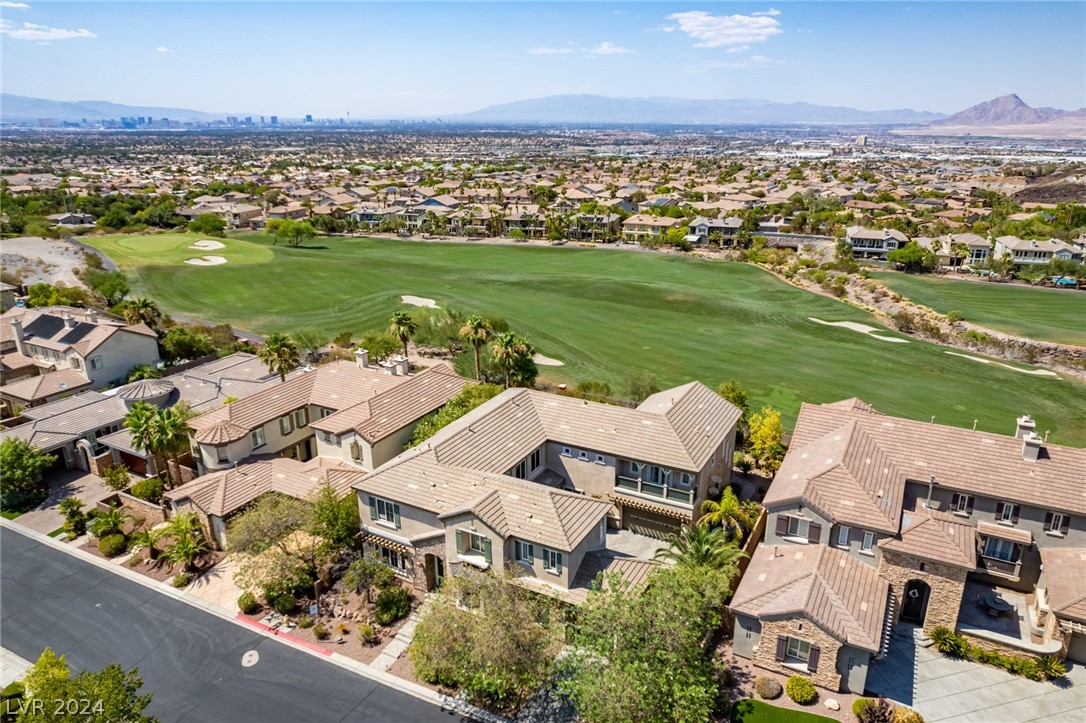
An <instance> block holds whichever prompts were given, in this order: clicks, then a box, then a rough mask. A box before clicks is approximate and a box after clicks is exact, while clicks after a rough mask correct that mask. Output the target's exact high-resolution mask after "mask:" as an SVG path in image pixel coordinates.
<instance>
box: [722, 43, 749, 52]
mask: <svg viewBox="0 0 1086 723" xmlns="http://www.w3.org/2000/svg"><path fill="white" fill-rule="evenodd" d="M748 50H750V46H749V45H734V46H732V47H730V48H728V49H727V50H725V51H724V52H726V53H745V52H747V51H748Z"/></svg>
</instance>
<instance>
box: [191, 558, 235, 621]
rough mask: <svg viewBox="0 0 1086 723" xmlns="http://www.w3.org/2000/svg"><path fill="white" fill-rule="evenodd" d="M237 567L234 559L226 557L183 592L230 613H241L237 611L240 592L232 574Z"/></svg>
mask: <svg viewBox="0 0 1086 723" xmlns="http://www.w3.org/2000/svg"><path fill="white" fill-rule="evenodd" d="M237 567H238V566H237V561H236V559H235V558H234V557H230V556H227V557H226V558H224V559H223V560H221V561H220V562H219V564H217V565H215V566H214V567H212V568H211V569H210V570H208V571H207V572H205V573H204V574H203V575H200V577H198V578H196V579H195V580H193V581H192V582H190V583H189V584H188V586H187V587H186V588H185V592H187V593H189V594H190V595H195V596H196V597H198V598H201V599H203V600H206V601H207V602H209V603H211V604H212V605H218V606H219V607H221V608H223V609H224V610H227V611H229V612H231V613H234V614H236V613H238V612H241V611H240V610H239V609H238V598H239V597H240V596H241V593H242V590H241V588H239V587H238V586H237V584H236V583H235V582H234V572H236V571H237Z"/></svg>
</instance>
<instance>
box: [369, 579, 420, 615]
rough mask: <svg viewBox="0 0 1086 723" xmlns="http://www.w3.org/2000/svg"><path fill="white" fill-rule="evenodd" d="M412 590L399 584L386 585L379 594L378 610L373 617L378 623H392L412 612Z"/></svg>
mask: <svg viewBox="0 0 1086 723" xmlns="http://www.w3.org/2000/svg"><path fill="white" fill-rule="evenodd" d="M411 599H412V597H411V591H410V590H408V589H407V588H404V587H400V586H399V585H396V586H392V587H386V588H385V589H383V590H382V591H381V594H380V595H378V596H377V612H376V613H374V616H373V619H374V620H375V621H376V622H377V624H378V625H391V624H392V623H394V622H396V621H397V620H400V619H401V618H405V617H407V614H408V613H410V612H411Z"/></svg>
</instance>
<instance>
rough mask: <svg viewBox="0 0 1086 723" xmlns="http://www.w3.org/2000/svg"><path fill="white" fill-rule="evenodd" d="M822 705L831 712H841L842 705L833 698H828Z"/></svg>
mask: <svg viewBox="0 0 1086 723" xmlns="http://www.w3.org/2000/svg"><path fill="white" fill-rule="evenodd" d="M822 705H824V706H826V707H827V708H829V709H830V710H841V704H840V703H838V702H837V701H836V700H835V699H833V698H826V702H825V703H823V704H822Z"/></svg>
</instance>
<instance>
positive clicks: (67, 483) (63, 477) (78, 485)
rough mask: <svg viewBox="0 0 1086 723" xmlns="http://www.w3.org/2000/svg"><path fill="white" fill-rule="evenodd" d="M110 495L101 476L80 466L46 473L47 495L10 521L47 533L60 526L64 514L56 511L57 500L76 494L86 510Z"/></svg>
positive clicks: (62, 522) (57, 507)
mask: <svg viewBox="0 0 1086 723" xmlns="http://www.w3.org/2000/svg"><path fill="white" fill-rule="evenodd" d="M111 494H113V490H111V489H110V488H109V487H106V484H105V482H103V481H102V478H101V477H99V476H97V475H93V474H91V473H90V472H84V471H83V470H81V469H68V470H64V471H63V472H57V473H56V474H53V475H50V476H49V496H48V497H47V498H45V502H42V503H41V504H40V505H38V506H37V507H35V508H34V509H32V510H31V511H30V512H27V513H25V514H22V515H19V516H18V517H16V518H15V519H14V520H13V521H14V522H16V523H18V524H20V525H22V526H24V527H29V528H30V529H32V530H36V531H38V532H42V533H45V534H46V535H48V534H49V533H50V532H52V531H53V530H56V529H59V528H61V527H64V515H62V514H61V513H60V502H61V500H63V499H66V498H68V497H78V498H79V499H80V500H82V501H83V503H84V504H85V505H86V507H85V508H84V509H90V508H92V507H94V506H95V505H96V504H98V501H99V500H102V499H105V498H106V497H109V496H110V495H111Z"/></svg>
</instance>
